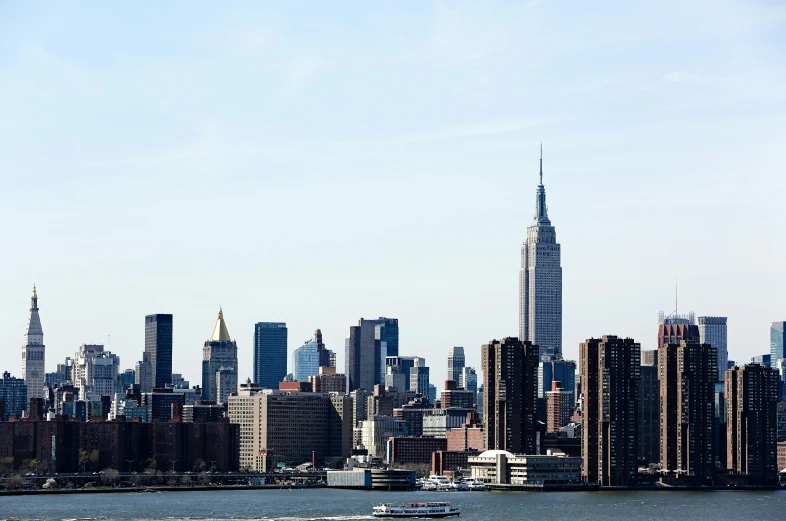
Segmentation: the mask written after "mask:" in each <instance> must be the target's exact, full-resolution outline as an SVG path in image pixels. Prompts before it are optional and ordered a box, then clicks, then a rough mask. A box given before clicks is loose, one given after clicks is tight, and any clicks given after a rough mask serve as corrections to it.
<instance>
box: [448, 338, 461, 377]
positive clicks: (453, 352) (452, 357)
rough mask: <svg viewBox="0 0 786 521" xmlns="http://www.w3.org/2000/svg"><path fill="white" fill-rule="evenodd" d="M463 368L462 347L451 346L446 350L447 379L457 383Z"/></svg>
mask: <svg viewBox="0 0 786 521" xmlns="http://www.w3.org/2000/svg"><path fill="white" fill-rule="evenodd" d="M463 369H464V348H463V347H461V346H453V347H451V348H450V350H449V351H448V380H453V381H454V382H456V383H458V382H459V380H460V379H461V371H462V370H463Z"/></svg>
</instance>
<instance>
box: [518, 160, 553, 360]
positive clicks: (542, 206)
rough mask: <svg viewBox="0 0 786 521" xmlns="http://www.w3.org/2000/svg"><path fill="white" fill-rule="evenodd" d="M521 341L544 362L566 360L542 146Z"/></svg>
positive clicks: (523, 285) (524, 271) (523, 286)
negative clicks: (535, 347) (529, 344)
mask: <svg viewBox="0 0 786 521" xmlns="http://www.w3.org/2000/svg"><path fill="white" fill-rule="evenodd" d="M519 338H520V339H522V340H529V341H530V342H532V343H533V344H536V345H538V346H539V347H540V356H541V359H542V360H546V361H547V360H552V359H557V360H559V359H562V266H561V265H560V245H559V243H557V233H556V230H555V229H554V227H553V226H552V225H551V221H550V220H549V216H548V208H547V207H546V188H545V187H544V186H543V147H542V146H541V149H540V183H539V184H538V190H537V197H536V200H535V219H534V220H533V222H532V224H531V225H530V226H529V227H528V228H527V240H526V241H524V244H523V245H522V246H521V271H520V273H519Z"/></svg>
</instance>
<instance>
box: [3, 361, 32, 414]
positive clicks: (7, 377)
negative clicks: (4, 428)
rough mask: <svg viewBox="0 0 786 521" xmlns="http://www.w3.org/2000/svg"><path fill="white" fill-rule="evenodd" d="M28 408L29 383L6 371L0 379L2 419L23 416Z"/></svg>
mask: <svg viewBox="0 0 786 521" xmlns="http://www.w3.org/2000/svg"><path fill="white" fill-rule="evenodd" d="M26 410H27V385H26V384H25V381H24V380H23V379H21V378H14V377H12V376H11V374H10V373H9V372H8V371H6V372H4V373H3V378H2V379H0V421H8V418H10V417H12V416H13V417H15V418H21V417H22V411H26Z"/></svg>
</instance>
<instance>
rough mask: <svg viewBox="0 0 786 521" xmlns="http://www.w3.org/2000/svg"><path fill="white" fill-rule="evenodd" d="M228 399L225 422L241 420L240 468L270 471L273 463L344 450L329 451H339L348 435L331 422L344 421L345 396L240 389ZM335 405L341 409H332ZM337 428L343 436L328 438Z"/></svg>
mask: <svg viewBox="0 0 786 521" xmlns="http://www.w3.org/2000/svg"><path fill="white" fill-rule="evenodd" d="M228 402H229V403H228V411H229V421H230V422H232V423H238V424H240V425H241V428H240V447H241V449H240V454H241V463H240V465H241V468H250V469H251V470H254V471H259V472H269V471H272V469H273V468H275V466H276V465H277V464H278V463H285V464H287V465H291V466H296V465H300V464H302V463H306V462H311V461H312V456H313V457H315V458H316V461H318V462H323V461H325V460H326V459H329V458H333V457H339V458H340V457H342V456H343V455H344V454H332V453H331V450H337V449H336V448H337V447H339V448H341V450H344V448H345V447H344V445H345V444H346V442H347V439H348V438H347V437H346V435H345V433H344V432H343V427H336V426H335V425H333V426H331V422H339V425H341V426H344V425H346V426H347V427H348V426H349V425H348V417H347V416H345V414H346V412H347V411H346V409H344V407H346V406H347V405H348V402H346V401H345V400H340V401H334V400H332V399H331V396H330V395H329V394H327V393H313V392H284V391H279V390H271V389H265V390H262V391H259V392H256V391H253V390H250V391H246V390H243V389H241V390H239V391H238V395H236V396H230V397H229V399H228ZM337 405H341V411H340V413H339V412H338V411H332V409H334V408H335V407H336V406H337ZM338 432H341V433H342V436H341V437H340V438H339V439H338V440H334V441H333V442H331V437H333V436H336V435H337V433H338ZM312 451H313V454H312Z"/></svg>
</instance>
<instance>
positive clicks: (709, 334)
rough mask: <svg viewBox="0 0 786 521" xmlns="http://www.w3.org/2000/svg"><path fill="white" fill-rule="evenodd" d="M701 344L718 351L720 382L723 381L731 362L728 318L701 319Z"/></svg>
mask: <svg viewBox="0 0 786 521" xmlns="http://www.w3.org/2000/svg"><path fill="white" fill-rule="evenodd" d="M698 320H699V342H700V343H702V344H709V345H711V346H712V347H714V348H715V349H717V350H718V381H719V382H722V381H723V376H724V374H725V373H726V363H727V362H728V360H729V344H728V332H727V329H726V317H699V319H698Z"/></svg>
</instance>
